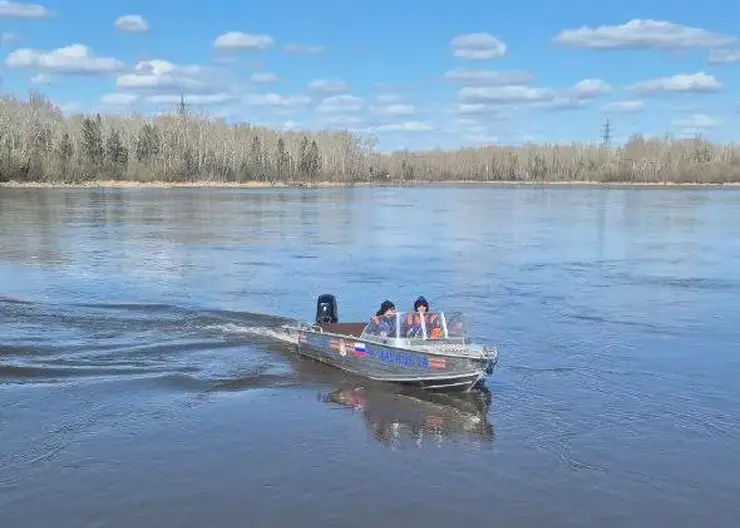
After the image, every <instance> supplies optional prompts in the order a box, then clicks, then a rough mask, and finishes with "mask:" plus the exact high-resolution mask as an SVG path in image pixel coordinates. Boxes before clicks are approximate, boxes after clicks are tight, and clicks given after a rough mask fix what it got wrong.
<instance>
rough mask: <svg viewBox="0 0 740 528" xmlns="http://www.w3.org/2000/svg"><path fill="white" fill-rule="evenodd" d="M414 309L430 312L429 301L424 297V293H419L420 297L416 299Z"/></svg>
mask: <svg viewBox="0 0 740 528" xmlns="http://www.w3.org/2000/svg"><path fill="white" fill-rule="evenodd" d="M414 311H415V312H428V311H429V303H428V302H427V300H426V299H425V298H424V296H423V295H419V298H418V299H416V300H415V301H414Z"/></svg>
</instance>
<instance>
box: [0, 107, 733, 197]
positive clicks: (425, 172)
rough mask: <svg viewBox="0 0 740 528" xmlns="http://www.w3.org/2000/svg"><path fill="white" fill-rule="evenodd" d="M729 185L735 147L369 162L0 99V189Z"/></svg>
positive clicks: (665, 143) (450, 155)
mask: <svg viewBox="0 0 740 528" xmlns="http://www.w3.org/2000/svg"><path fill="white" fill-rule="evenodd" d="M103 180H106V181H108V180H119V181H141V182H147V181H157V182H199V181H216V182H265V183H305V184H315V183H340V184H341V183H348V184H349V183H361V182H435V181H436V182H443V181H444V182H452V181H481V182H486V181H488V182H490V181H507V182H579V181H583V182H604V183H617V182H620V183H621V182H624V183H738V182H740V147H738V146H735V145H715V144H712V143H709V142H708V141H706V140H704V139H702V138H700V137H697V138H691V139H670V138H643V137H641V136H634V137H632V138H631V139H630V140H629V141H628V142H627V143H626V144H625V145H624V146H622V147H617V148H608V149H607V148H603V147H600V146H598V145H586V144H584V145H579V144H572V145H535V144H526V145H522V146H516V147H512V146H495V145H492V146H484V147H478V148H465V149H460V150H455V151H441V150H429V151H418V152H414V151H398V152H393V153H390V154H385V153H380V152H377V151H376V150H375V149H374V144H373V142H372V141H370V140H369V139H368V138H364V137H362V136H360V135H357V134H353V133H351V132H348V131H315V132H294V131H281V130H277V129H271V128H265V127H259V126H252V125H249V124H238V125H231V124H228V123H226V122H224V121H223V120H218V119H213V118H209V117H207V116H200V115H194V114H191V113H190V112H188V111H187V109H185V108H184V107H181V108H180V109H179V111H174V112H172V113H171V114H167V115H159V116H157V117H154V118H145V117H144V116H139V115H131V116H122V115H103V116H101V115H98V114H96V115H75V116H72V117H65V116H64V115H63V113H62V111H61V110H60V109H59V108H58V107H57V106H56V105H54V104H53V103H51V102H50V101H48V100H47V99H46V98H44V97H43V96H42V95H39V94H31V95H30V96H29V98H28V99H26V100H21V99H17V98H14V97H8V96H6V97H2V98H0V182H11V181H13V182H48V183H83V182H92V181H103Z"/></svg>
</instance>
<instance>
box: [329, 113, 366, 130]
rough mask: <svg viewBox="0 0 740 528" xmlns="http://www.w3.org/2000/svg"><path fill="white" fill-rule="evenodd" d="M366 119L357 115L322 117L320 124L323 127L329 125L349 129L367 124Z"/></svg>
mask: <svg viewBox="0 0 740 528" xmlns="http://www.w3.org/2000/svg"><path fill="white" fill-rule="evenodd" d="M365 121H366V120H365V118H364V117H360V116H356V115H342V114H336V115H327V116H325V117H322V118H321V120H320V122H321V124H322V125H328V126H332V127H340V128H348V127H356V126H358V125H361V124H363V123H365Z"/></svg>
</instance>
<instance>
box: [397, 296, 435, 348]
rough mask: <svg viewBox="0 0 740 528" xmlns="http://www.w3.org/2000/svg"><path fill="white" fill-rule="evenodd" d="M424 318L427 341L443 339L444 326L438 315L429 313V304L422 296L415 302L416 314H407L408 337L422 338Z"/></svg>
mask: <svg viewBox="0 0 740 528" xmlns="http://www.w3.org/2000/svg"><path fill="white" fill-rule="evenodd" d="M422 317H424V326H425V327H426V330H427V339H439V338H440V337H442V324H441V322H440V320H439V316H438V315H437V314H436V313H432V314H430V313H429V302H428V301H427V300H426V299H425V298H424V296H422V295H420V296H419V297H418V298H417V299H416V300H415V301H414V313H408V314H406V321H405V323H406V324H405V327H406V337H421V336H422V335H423V332H422V328H421V318H422Z"/></svg>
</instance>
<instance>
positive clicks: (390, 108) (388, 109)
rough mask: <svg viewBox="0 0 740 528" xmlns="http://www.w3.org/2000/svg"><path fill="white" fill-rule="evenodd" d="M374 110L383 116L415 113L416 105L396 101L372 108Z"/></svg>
mask: <svg viewBox="0 0 740 528" xmlns="http://www.w3.org/2000/svg"><path fill="white" fill-rule="evenodd" d="M374 110H375V112H376V113H377V114H379V115H384V116H408V115H414V114H415V113H416V107H415V106H414V105H411V104H405V103H396V104H389V105H381V106H377V107H375V108H374Z"/></svg>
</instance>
